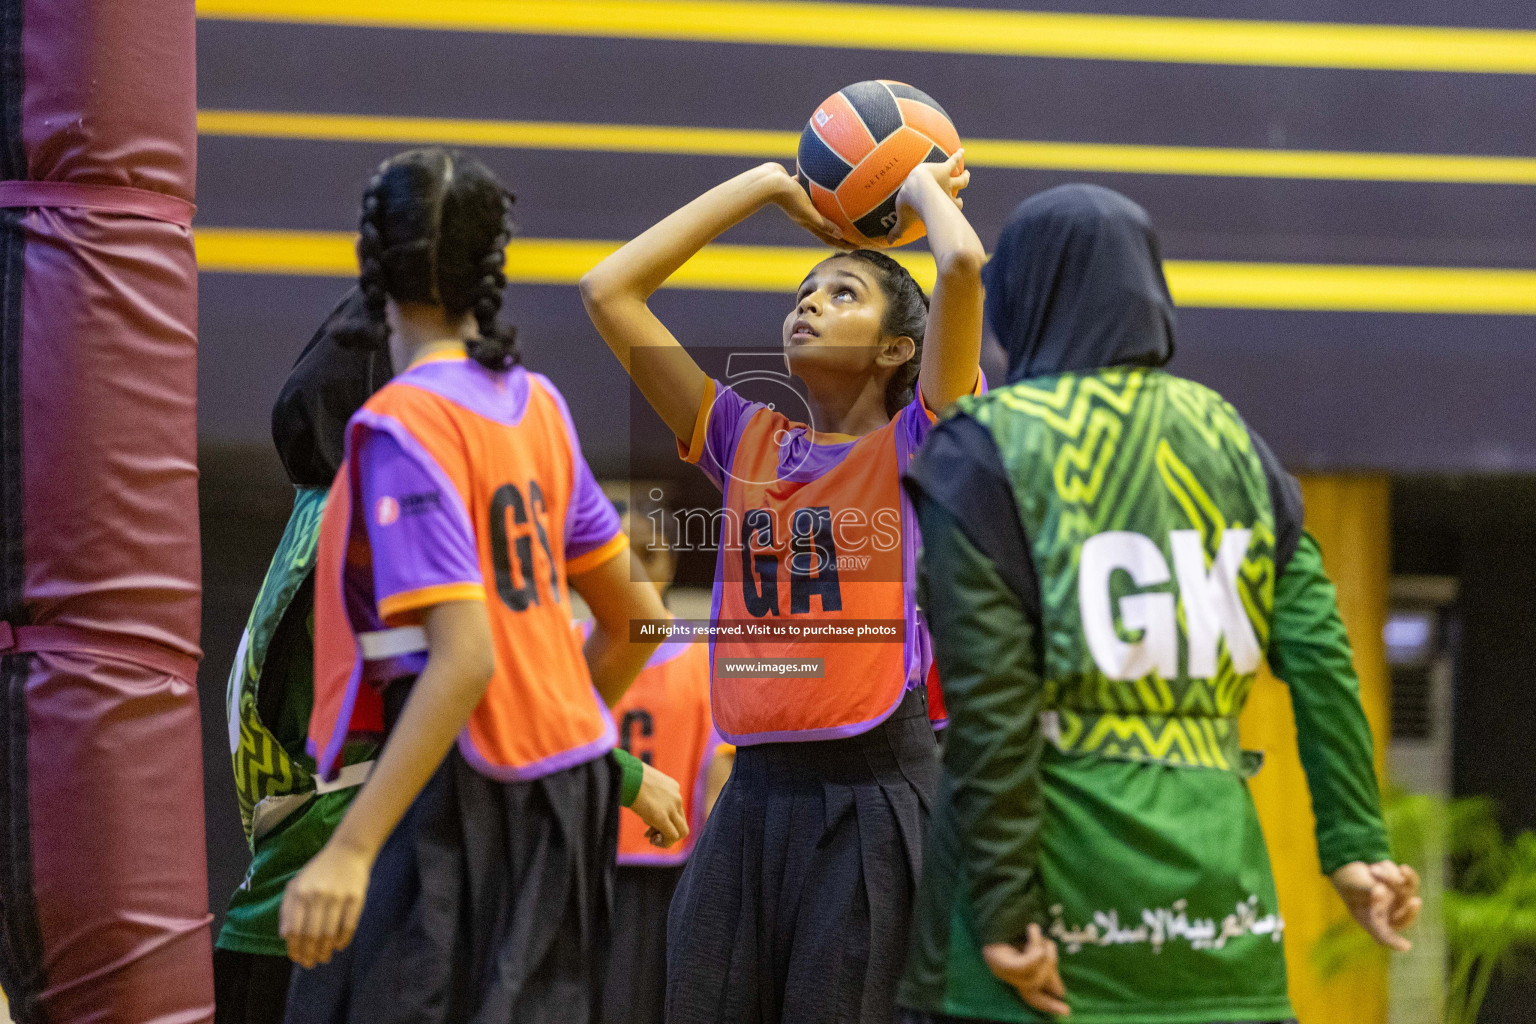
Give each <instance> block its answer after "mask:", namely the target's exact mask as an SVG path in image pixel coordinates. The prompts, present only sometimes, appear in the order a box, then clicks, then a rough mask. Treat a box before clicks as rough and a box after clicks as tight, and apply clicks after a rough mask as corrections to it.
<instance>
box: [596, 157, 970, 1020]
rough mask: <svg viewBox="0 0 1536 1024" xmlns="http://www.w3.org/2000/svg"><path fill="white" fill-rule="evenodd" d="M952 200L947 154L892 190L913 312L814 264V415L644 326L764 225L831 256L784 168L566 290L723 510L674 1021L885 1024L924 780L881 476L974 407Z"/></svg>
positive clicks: (740, 183)
mask: <svg viewBox="0 0 1536 1024" xmlns="http://www.w3.org/2000/svg"><path fill="white" fill-rule="evenodd" d="M968 180H969V174H968V173H967V172H965V171H963V169H962V165H961V154H958V153H957V154H956V156H955V157H954V158H952V159H951V160H950V161H948V162H947V163H943V164H940V163H932V164H924V165H922V166H920V167H919V168H917V169H916V170H914V171H913V172H912V173H911V175H910V176H909V177H908V178H907V179H906V181H905V183H904V184H903V185H902V188H901V191H900V194H899V199H898V210H899V215H900V222H899V223H897V224H896V225H895V226H894V227H893V228H892V231H891V236H890V237H891V238H897V237H900V235H901V234H902V233H903V232H904V231H905V230H906V229H907V227H908V226H909V225H910V224H911V223H912V221H913V220H914V219H918V220H921V221H922V222H923V223H924V225H925V226H926V228H927V232H928V237H929V239H930V247H931V249H932V251H933V255H934V260H935V263H936V264H937V266H938V279H937V282H938V283H937V286H936V287H935V289H934V295H933V300H932V303H931V304H930V303H929V302H928V300H927V299H926V297H925V296H924V295H923V292H922V289H921V288H919V287H918V285H917V283H916V282H915V281H913V279H912V278H911V276H910V275H909V274H908V273H907V271H906V270H905V269H903V268H902V266H901V265H900V264H899V263H897V262H896V261H894V260H892V259H890V258H889V257H887V256H885V255H883V254H880V253H877V252H872V251H868V250H856V251H852V252H844V253H841V254H834V255H833V256H831V257H829V258H827V259H825V260H823V261H821V262H820V263H817V264H816V265H815V266H813V267H811V268H810V272H809V273H808V274H807V275H806V277H805V279H804V281H803V282H802V283H801V285H800V287H799V289H798V291H797V292H796V294H795V296H794V297H793V299H792V300H791V301H790V302H789V303H787V304H786V305H787V307H788V308H787V309H786V313H785V317H784V321H783V327H782V344H783V351H784V355H785V357H786V358H787V360H788V365H789V369H790V371H791V372H792V374H793V375H794V376H795V377H797V378H799V380H800V382H801V383H802V384H803V385H804V392H805V395H806V396H807V397H808V402H807V404H806V407H805V410H804V413H803V414H802V415H799V416H789V415H785V412H784V411H782V409H781V408H777V407H775V406H771V405H768V404H764V403H759V402H752V401H749V400H748V399H747V398H746V397H744V396H743V395H742V394H740V393H739V392H738V390H737V388H735V387H730V386H727V385H726V384H725V383H722V382H721V381H718V380H712V379H710V378H709V377H708V376H707V375H706V374H705V373H704V371H703V370H702V369H701V368H700V367H699V366H698V365H697V363H695V362H694V360H693V359H692V358H691V357H690V356H689V355H688V354H687V353H686V352H685V351H684V350H683V348H682V347H681V346H680V345H679V344H678V342H677V340H676V339H675V338H674V337H673V336H672V334H671V332H669V331H668V330H667V328H666V327H665V326H664V325H663V324H662V323H661V321H660V320H658V319H657V317H656V316H655V315H654V314H653V313H652V312H651V310H650V308H649V307H648V305H647V300H648V299H649V297H650V295H651V293H652V292H654V291H655V290H656V289H657V288H658V287H660V286H661V284H662V283H663V282H664V281H666V279H667V278H668V277H670V276H671V275H672V274H673V273H675V272H676V271H677V270H678V269H679V268H680V267H681V266H682V265H683V264H684V263H685V262H686V261H687V260H688V259H689V258H690V257H691V256H693V255H694V253H696V252H698V251H699V249H701V248H702V247H703V246H704V245H705V244H706V243H708V242H709V241H711V240H712V239H713V238H715V236H717V235H719V234H720V233H721V232H723V231H725V230H726V229H727V228H730V227H731V226H733V225H735V224H737V223H739V222H740V221H742V220H745V219H746V218H747V217H748V216H750V215H751V214H752V213H754V212H755V211H757V210H759V209H761V208H762V207H765V206H769V205H775V206H778V207H779V208H780V209H782V210H783V211H784V212H785V213H787V214H788V215H789V216H790V217H791V219H792V220H794V221H795V222H796V223H799V224H801V225H802V226H804V227H806V228H807V229H809V230H810V231H811V232H812V233H813V234H814V235H816V236H817V237H818V238H820V239H821V240H822V241H824V242H827V243H828V244H831V245H834V246H838V247H840V248H841V247H842V246H841V243H840V241H839V238H838V230H837V228H836V227H835V226H834V225H833V224H832V223H831V222H830V221H828V220H827V219H825V218H824V217H822V216H821V214H819V213H818V212H817V211H816V210H815V208H814V207H813V206H812V205H811V203H810V200H809V198H808V197H807V195H806V193H805V192H804V191H803V190H802V189H801V187H800V186H799V185H798V184H797V183H796V182H795V180H794V179H793V178H791V177H790V176H789V174H788V173H787V172H786V171H785V170H784V168H783V167H782V166H780V165H779V164H776V163H769V164H764V165H762V166H760V167H757V168H754V169H753V170H750V171H747V172H746V173H744V174H741V175H738V176H737V177H734V178H732V179H730V180H729V181H727V182H725V183H724V184H722V185H719V186H717V187H715V188H713V189H711V190H710V191H709V192H706V193H705V194H704V195H702V196H700V197H699V198H698V199H695V200H694V201H693V202H691V203H689V204H688V205H687V206H685V207H683V208H682V209H680V210H678V211H677V212H675V213H673V214H672V215H671V216H669V217H667V218H666V219H665V220H663V221H661V222H660V223H659V224H657V225H655V226H654V227H652V228H651V229H650V230H648V231H646V232H645V233H644V234H642V235H641V236H640V237H638V238H636V239H635V240H634V241H632V242H630V243H629V244H627V245H625V246H624V247H623V248H621V249H620V250H619V251H618V252H616V253H615V254H614V255H612V256H611V257H609V258H608V259H606V260H604V261H603V262H602V263H601V264H599V265H598V266H597V267H595V268H594V269H593V270H592V271H590V272H589V273H588V274H587V275H586V277H585V278H583V280H582V297H583V300H584V301H585V303H586V306H587V311H588V313H589V315H590V316H591V317H592V322H593V323H594V324H595V325H596V326H597V329H598V331H599V332H600V333H601V334H602V336H603V339H604V340H605V341H606V342H607V343H608V345H609V347H610V348H611V349H612V350H613V352H614V354H615V355H616V356H617V357H618V358H619V361H620V363H622V364H623V366H624V367H625V369H626V370H627V371H628V372H629V374H630V376H631V378H632V379H633V380H634V382H635V384H636V385H638V387H639V389H640V391H641V393H643V394H644V395H645V397H646V399H647V400H648V401H649V402H650V404H651V406H652V407H653V408H654V409H655V410H656V411H657V413H659V414H660V416H661V418H662V420H663V421H664V422H665V423H666V424H667V426H668V427H670V428H671V430H672V432H673V434H675V435H676V436H677V440H678V445H679V449H680V452H681V454H682V456H683V458H684V459H686V460H687V461H688V462H691V463H695V464H697V465H698V466H699V467H700V468H701V469H703V470H704V472H705V473H706V474H707V475H708V476H709V477H710V479H711V480H713V481H714V483H715V484H716V485H717V486H719V487H720V489H721V491H722V496H723V505H724V514H723V515H722V516H721V517H720V522H721V524H722V530H721V536H720V553H719V561H718V563H717V565H716V571H715V590H714V598H713V623H714V627H715V629H716V631H717V632H716V633H715V634H714V639H713V644H712V651H711V659H712V665H711V697H712V706H713V712H714V718H715V724H716V727H717V728H718V729H719V731H720V733H721V735H722V736H723V737H724V738H725V739H726V740H728V741H729V742H731V743H734V744H736V745H737V758H736V765H735V769H734V771H733V773H732V775H731V780H730V782H728V783H727V784H726V787H725V790H724V792H723V793H722V794H721V797H720V801H719V803H718V805H717V806H716V808H715V812H714V815H713V816H712V818H711V821H710V826H709V828H708V829H706V830H705V831H704V833H703V834H702V836H701V837H700V839H699V842H698V845H697V846H696V848H695V849H694V852H693V855H692V856H691V857H690V858H689V861H688V866H687V868H686V869H685V871H684V873H683V878H682V880H681V882H680V883H679V886H678V890H677V893H676V895H675V896H674V898H673V901H672V909H671V914H670V918H669V921H668V932H667V1020H668V1021H669V1022H671V1024H705V1022H709V1024H713V1022H717V1021H724V1020H729V1021H732V1022H749V1024H750V1022H764V1024H767V1022H778V1021H786V1022H788V1021H795V1022H800V1021H816V1022H818V1024H820V1022H834V1021H835V1022H844V1021H858V1022H871V1024H872V1022H877V1021H878V1022H880V1024H886V1022H888V1021H890V1020H891V1019H892V1017H893V1014H894V1012H895V1010H894V997H895V989H896V983H897V980H898V978H899V976H900V973H901V968H902V964H903V960H904V957H905V950H906V938H907V925H908V919H909V917H910V913H911V905H912V895H913V891H914V888H915V884H916V880H917V876H918V872H919V870H920V863H919V856H920V849H921V845H922V834H923V831H924V828H925V822H926V819H927V813H928V806H929V803H930V800H931V798H932V796H933V792H934V788H935V787H936V785H937V780H938V762H937V758H936V753H935V742H934V737H933V731H932V729H931V728H930V726H929V723H928V716H927V712H926V710H925V702H924V695H923V691H924V683H925V681H926V673H927V668H928V663H929V662H930V661H931V656H930V653H929V645H928V641H927V634H926V630H925V629H924V627H923V626H922V623H921V620H920V618H919V616H918V613H917V610H916V602H915V595H914V593H913V581H914V579H915V572H914V558H915V555H916V550H915V546H916V523H915V520H914V517H913V515H912V510H911V508H910V506H908V505H907V502H906V499H905V497H904V496H903V495H902V491H901V486H900V478H901V474H902V472H903V471H904V470H905V469H906V465H907V460H908V459H909V458H910V457H911V455H912V453H913V452H914V451H915V450H916V448H917V446H918V445H919V444H921V442H922V440H923V438H924V437H925V436H926V434H927V432H928V429H929V427H930V425H931V424H932V423H933V422H934V421H935V418H936V413H937V412H938V410H940V409H942V408H944V407H945V406H946V405H948V404H949V403H950V402H952V401H953V400H954V399H956V398H958V397H960V396H961V395H963V394H967V393H970V392H971V391H973V390H975V389H977V388H979V387H980V386H981V382H980V373H979V368H978V356H979V352H980V348H981V300H982V288H981V276H980V271H981V266H982V263H983V261H984V259H985V256H984V252H983V249H982V246H981V242H980V240H979V239H978V238H977V237H976V233H975V232H974V231H973V230H972V229H971V226H970V224H968V223H967V222H966V220H965V218H964V216H963V215H962V214H961V212H960V202H959V199H958V193H959V191H960V190H961V189H962V188H964V187H965V186H966V184H967V183H968ZM728 376H729V375H728ZM784 394H785V395H786V396H789V397H788V398H787V399H786V401H793V400H794V398H795V395H796V393H795V392H793V391H790V390H789V389H788V388H787V387H786V388H784ZM775 404H776V405H779V406H784V407H785V408H789V409H790V411H792V412H795V411H797V410H795V409H794V408H793V406H792V405H785V403H784V402H779V403H775ZM763 630H767V631H768V632H767V633H764V632H763ZM850 640H851V641H853V642H846V641H850ZM871 641H873V642H871Z"/></svg>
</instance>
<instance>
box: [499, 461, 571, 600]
mask: <svg viewBox="0 0 1536 1024" xmlns="http://www.w3.org/2000/svg"><path fill="white" fill-rule="evenodd" d="M509 513H510V515H511V517H512V531H511V532H509V531H508V529H507V516H508V514H509ZM530 513H531V514H530ZM548 518H549V507H548V506H547V505H546V504H545V502H544V491H543V489H541V488H540V487H539V482H538V481H537V480H529V481H528V496H527V498H526V499H525V498H524V496H523V492H522V489H521V488H519V487H518V486H517V485H516V484H502V485H501V486H500V487H498V488H496V493H495V494H493V495H491V507H490V527H491V561H492V563H493V564H494V565H495V567H496V593H497V594H498V595H500V597H501V600H502V601H503V603H505V604H506V606H507V607H508V608H511V609H512V610H513V611H515V612H521V611H526V610H527V609H528V606H529V605H535V604H542V603H543V598H542V597H541V596H540V594H539V577H538V576H536V575H535V574H534V568H533V542H534V538H535V537H537V538H538V542H539V546H540V547H541V548H543V549H544V562H545V564H546V565H548V566H549V593H548V596H549V599H550V600H551V601H553V600H555V599H556V597H555V595H557V594H558V593H559V592H560V574H559V569H558V567H557V566H556V565H555V556H554V552H553V551H551V550H550V547H549V531H548V530H546V529H545V526H544V523H545V521H546V520H547V519H548ZM530 523H531V529H530ZM513 534H515V536H513ZM514 552H515V553H516V555H517V572H516V574H514V572H513V567H512V555H513V553H514ZM519 580H521V582H520V583H519V582H518V581H519Z"/></svg>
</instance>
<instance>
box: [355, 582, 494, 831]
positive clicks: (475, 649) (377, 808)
mask: <svg viewBox="0 0 1536 1024" xmlns="http://www.w3.org/2000/svg"><path fill="white" fill-rule="evenodd" d="M456 606H457V607H456ZM445 609H451V610H450V611H447V612H446V614H443V613H444V610H445ZM477 617H478V620H479V621H473V620H475V619H476V618H477ZM434 627H436V628H434ZM456 629H464V630H465V635H464V637H462V638H449V637H445V636H444V633H445V632H447V631H449V630H456ZM427 630H428V633H427V636H428V655H427V665H426V667H425V668H424V669H422V671H421V674H420V675H419V676H417V677H416V682H415V684H414V685H413V686H412V687H411V693H410V696H409V698H408V699H407V700H406V702H405V707H404V709H403V710H402V711H401V712H400V719H399V721H397V722H396V723H395V725H394V728H393V729H392V730H391V731H390V734H389V738H388V740H386V741H385V743H384V749H383V750H382V751H381V752H380V754H379V758H378V761H377V762H376V763H375V764H374V766H373V771H372V773H371V774H370V775H369V777H368V781H367V782H365V783H364V784H363V788H362V790H361V791H360V792H359V793H358V795H357V799H356V800H355V801H354V802H353V804H352V806H351V807H350V808H348V810H347V813H346V816H345V817H344V818H342V821H341V824H340V826H338V827H337V829H336V833H335V835H334V837H333V838H332V842H335V843H338V844H340V845H343V846H346V847H348V848H350V849H353V850H356V851H358V852H361V853H364V854H366V855H367V856H369V857H373V856H375V855H377V853H378V851H379V849H380V848H381V847H382V846H383V845H384V841H385V840H386V839H388V838H389V835H390V833H391V832H393V831H394V830H395V826H396V825H398V824H399V823H400V819H401V818H402V817H404V816H405V812H406V810H407V809H408V808H409V807H410V806H411V802H412V801H413V800H415V799H416V797H417V795H418V794H419V793H420V792H421V791H422V789H424V788H425V787H426V784H427V781H428V780H429V779H431V778H432V773H433V772H435V771H437V768H438V766H439V765H440V764H442V761H443V758H444V757H445V756H447V754H448V750H449V748H450V747H451V746H453V741H454V738H455V737H457V736H458V734H459V732H460V730H462V729H463V728H464V724H465V723H466V722H468V721H469V716H470V715H471V714H472V713H473V712H474V710H475V706H476V705H477V704H479V703H480V699H481V698H482V697H484V696H485V690H486V686H487V685H488V684H489V683H490V679H491V672H492V671H493V669H494V658H493V655H492V654H491V643H490V632H489V625H488V623H486V622H485V609H484V606H483V605H480V604H479V602H470V601H459V602H453V604H452V605H439V606H437V607H435V608H432V609H429V610H428V612H427ZM434 641H436V642H434ZM481 645H483V650H482V649H481Z"/></svg>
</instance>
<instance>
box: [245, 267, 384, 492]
mask: <svg viewBox="0 0 1536 1024" xmlns="http://www.w3.org/2000/svg"><path fill="white" fill-rule="evenodd" d="M362 307H363V295H362V292H361V291H359V290H358V289H356V288H353V289H352V290H351V291H349V292H348V293H347V294H346V296H345V297H344V298H343V299H342V300H341V302H340V303H339V304H337V306H336V308H335V309H333V310H331V312H330V315H329V316H327V317H326V318H325V320H324V322H322V323H321V324H320V327H319V329H318V330H317V331H315V335H314V337H312V338H310V339H309V344H307V345H305V346H304V351H303V352H300V353H299V358H298V359H297V360H295V362H294V364H293V372H291V373H290V374H289V375H288V380H287V381H286V382H284V384H283V390H282V391H281V392H279V393H278V396H277V402H276V404H274V405H273V406H272V442H273V443H274V444H275V445H277V454H278V457H279V458H281V459H282V460H283V468H284V469H285V470H287V471H288V479H290V480H292V481H293V482H294V483H295V484H296V485H298V486H300V487H329V486H330V484H331V481H332V480H334V479H335V477H336V472H337V471H338V470H339V469H341V458H342V450H343V441H344V435H345V433H346V426H347V421H348V420H349V419H351V418H352V414H353V413H355V412H356V411H357V410H358V409H359V408H361V407H362V404H363V403H364V402H366V401H368V399H369V398H370V397H371V396H372V395H373V393H374V392H375V391H377V390H378V389H379V388H381V387H383V386H384V385H385V384H386V383H388V382H389V379H390V377H391V375H392V368H391V366H390V362H389V353H388V352H387V351H383V350H369V349H360V348H348V347H346V346H344V345H341V344H340V343H339V342H337V341H336V338H335V337H334V334H333V331H334V329H335V328H336V327H337V326H338V325H340V324H344V323H347V322H348V321H351V320H355V319H357V318H358V317H359V316H361V315H362Z"/></svg>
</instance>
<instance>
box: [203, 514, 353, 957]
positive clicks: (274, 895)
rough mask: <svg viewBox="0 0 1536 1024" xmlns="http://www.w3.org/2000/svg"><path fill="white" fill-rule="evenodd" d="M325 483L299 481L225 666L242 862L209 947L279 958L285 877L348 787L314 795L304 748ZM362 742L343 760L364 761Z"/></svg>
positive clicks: (318, 841)
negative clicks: (245, 855) (244, 846)
mask: <svg viewBox="0 0 1536 1024" xmlns="http://www.w3.org/2000/svg"><path fill="white" fill-rule="evenodd" d="M326 493H327V492H326V489H325V488H323V487H301V488H299V489H298V491H297V494H296V496H295V498H294V506H293V514H292V516H291V517H290V518H289V520H288V526H287V528H286V529H285V530H284V531H283V537H282V540H281V541H279V542H278V546H277V552H276V553H275V554H274V555H273V556H272V562H271V565H270V566H269V567H268V569H267V575H266V578H265V579H264V580H263V581H262V585H261V590H260V591H259V592H258V593H257V595H256V602H255V604H254V605H253V606H252V608H251V615H250V619H249V620H248V622H247V624H246V629H245V633H244V635H243V636H242V637H241V639H240V647H239V649H238V650H237V651H236V654H235V662H234V665H233V666H232V667H231V670H230V676H229V686H228V689H227V692H226V697H225V707H226V711H227V713H228V716H229V739H230V750H231V754H232V756H233V760H234V770H235V792H236V795H237V797H238V800H239V804H240V819H241V822H242V823H243V824H244V826H245V836H246V841H247V843H248V844H249V845H250V848H251V853H252V860H251V864H250V867H249V868H248V870H247V871H246V875H245V878H244V880H243V881H242V882H241V883H240V888H239V889H237V890H236V891H235V893H234V895H233V896H232V897H231V898H230V903H229V908H228V911H227V912H226V914H225V920H224V927H223V929H222V930H221V931H220V933H219V943H218V944H219V945H220V946H221V947H223V948H226V949H234V950H238V951H241V952H247V953H262V954H268V955H272V956H282V955H285V952H286V949H285V946H284V944H283V942H282V939H281V938H280V937H279V936H278V927H277V924H278V921H277V918H278V909H279V907H280V906H281V904H282V895H283V889H284V887H285V886H286V885H287V884H288V880H289V879H290V878H291V877H292V876H293V875H294V874H295V873H296V872H297V871H298V870H299V868H301V867H303V866H304V864H305V863H306V862H307V861H308V860H309V859H310V858H311V857H312V856H314V855H315V853H317V852H318V851H319V849H320V847H321V846H323V845H325V842H326V840H328V839H329V838H330V836H331V833H332V832H333V831H334V830H335V828H336V826H337V825H338V824H339V823H340V821H341V818H342V816H343V815H344V814H345V813H346V809H347V807H348V806H349V805H350V804H351V801H352V798H353V797H354V796H355V795H356V794H357V790H356V789H355V788H354V789H340V790H337V791H334V792H329V793H326V794H323V795H319V796H317V795H316V793H315V782H314V767H315V765H314V760H313V758H311V757H310V756H309V755H308V754H307V753H306V752H305V749H304V739H305V733H306V731H307V729H308V725H309V713H310V708H311V706H312V705H313V703H314V664H313V663H314V654H313V646H312V636H313V630H314V623H313V619H314V611H313V598H312V597H311V596H310V590H309V588H310V587H312V586H313V584H312V583H310V582H309V581H310V579H311V577H312V575H313V569H314V564H315V553H316V547H317V545H318V543H319V536H320V516H321V513H322V512H324V510H325V499H326ZM372 754H373V751H372V749H371V748H369V747H368V746H367V745H366V744H354V745H353V746H352V747H349V749H348V750H347V756H346V762H347V763H348V764H353V763H356V762H358V761H364V760H367V759H368V758H369V757H371V756H372Z"/></svg>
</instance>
